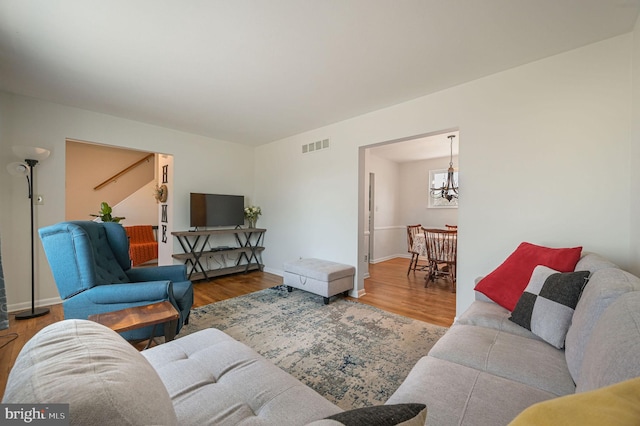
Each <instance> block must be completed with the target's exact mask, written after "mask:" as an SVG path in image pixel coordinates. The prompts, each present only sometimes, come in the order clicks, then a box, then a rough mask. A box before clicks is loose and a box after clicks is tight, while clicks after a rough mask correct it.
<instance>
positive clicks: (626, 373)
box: [576, 291, 640, 392]
mask: <svg viewBox="0 0 640 426" xmlns="http://www.w3.org/2000/svg"><path fill="white" fill-rule="evenodd" d="M639 376H640V291H633V292H629V293H625V294H623V295H622V296H620V297H619V298H618V299H617V300H616V301H615V302H613V303H612V304H611V305H610V306H609V307H608V308H607V309H606V310H605V311H604V313H603V314H602V316H601V317H600V320H598V323H597V324H596V326H595V328H594V329H593V333H591V338H590V339H589V343H588V344H587V346H586V348H585V353H584V360H583V362H582V368H581V369H580V376H579V378H580V379H579V380H578V382H577V386H576V392H584V391H589V390H592V389H597V388H600V387H603V386H608V385H611V384H614V383H617V382H621V381H623V380H627V379H630V378H633V377H639Z"/></svg>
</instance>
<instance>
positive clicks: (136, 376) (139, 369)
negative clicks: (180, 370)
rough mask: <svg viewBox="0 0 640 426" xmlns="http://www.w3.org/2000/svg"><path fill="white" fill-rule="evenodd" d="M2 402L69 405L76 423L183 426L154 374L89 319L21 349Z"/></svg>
mask: <svg viewBox="0 0 640 426" xmlns="http://www.w3.org/2000/svg"><path fill="white" fill-rule="evenodd" d="M2 402H3V403H30V404H47V403H54V402H60V403H68V404H69V414H70V417H71V419H70V420H71V424H82V425H102V424H109V425H120V424H122V425H125V424H126V425H133V424H162V425H171V424H178V422H177V419H176V414H175V412H174V410H173V405H172V403H171V399H170V398H169V394H168V393H167V390H166V389H165V387H164V385H163V384H162V381H161V380H160V378H159V377H158V375H157V374H156V372H155V370H154V369H153V368H152V367H151V365H149V363H148V362H147V360H146V359H145V358H144V357H143V356H142V355H140V352H138V351H137V350H136V349H135V348H134V347H133V346H131V345H130V344H129V343H128V342H127V341H126V340H124V339H123V338H122V337H120V336H119V335H118V334H117V333H116V332H114V331H112V330H110V329H108V328H107V327H105V326H103V325H100V324H98V323H95V322H92V321H86V320H65V321H59V322H56V323H54V324H52V325H50V326H48V327H45V328H44V329H42V330H41V331H40V332H38V333H37V334H36V335H35V336H34V337H33V338H31V339H30V340H29V341H28V342H27V343H26V344H25V345H24V347H23V348H22V351H20V354H19V355H18V358H17V359H16V362H15V365H14V367H13V369H12V370H11V373H10V374H9V379H8V381H7V387H6V390H5V393H4V397H3V399H2Z"/></svg>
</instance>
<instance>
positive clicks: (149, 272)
mask: <svg viewBox="0 0 640 426" xmlns="http://www.w3.org/2000/svg"><path fill="white" fill-rule="evenodd" d="M126 274H127V276H128V277H129V279H130V280H131V282H144V281H164V280H169V281H174V282H180V281H187V267H186V265H167V266H156V267H152V268H131V269H129V270H128V271H126Z"/></svg>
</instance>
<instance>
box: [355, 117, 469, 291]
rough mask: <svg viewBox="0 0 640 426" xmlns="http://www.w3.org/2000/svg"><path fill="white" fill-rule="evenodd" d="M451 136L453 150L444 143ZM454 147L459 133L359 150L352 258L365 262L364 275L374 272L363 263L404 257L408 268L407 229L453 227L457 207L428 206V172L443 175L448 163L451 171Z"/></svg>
mask: <svg viewBox="0 0 640 426" xmlns="http://www.w3.org/2000/svg"><path fill="white" fill-rule="evenodd" d="M452 134H453V135H455V136H456V137H455V138H454V140H455V142H454V144H453V146H452V145H451V144H450V142H451V140H450V139H448V138H447V136H449V135H452ZM458 147H459V130H458V129H450V130H445V131H440V132H434V133H431V134H424V135H416V136H412V137H407V138H402V139H398V140H392V141H387V142H383V143H378V144H372V145H368V146H364V147H361V148H360V163H359V164H360V170H359V174H360V178H361V182H362V183H363V185H361V187H360V191H359V192H360V196H359V200H361V201H360V208H359V210H360V212H361V213H360V215H359V217H360V218H361V220H362V221H363V223H362V226H360V227H359V229H361V230H362V231H361V232H362V234H361V235H360V241H361V244H359V250H360V253H359V256H358V257H359V259H361V260H363V259H366V262H365V265H363V267H364V268H363V269H364V271H365V273H368V274H369V275H366V276H371V273H372V272H371V271H375V268H370V267H369V264H376V263H379V262H385V261H388V260H391V259H397V258H401V259H402V258H406V259H407V260H406V262H407V265H408V262H409V258H410V255H409V252H408V247H407V237H406V226H407V225H409V224H411V225H415V224H420V225H422V226H425V227H434V228H444V227H445V225H446V224H448V225H458V208H457V207H456V208H438V207H435V208H434V207H432V206H431V207H430V205H429V204H430V203H429V196H430V195H429V192H430V188H431V186H432V183H431V182H430V180H429V172H430V170H441V169H445V170H446V169H447V168H448V167H449V162H450V161H451V160H453V163H454V168H455V169H457V167H458V152H459V148H458ZM452 153H453V156H451V154H452ZM366 276H365V275H364V274H363V277H366ZM361 285H362V287H363V286H364V281H363V282H362V284H361ZM359 287H360V286H359ZM362 287H360V288H362Z"/></svg>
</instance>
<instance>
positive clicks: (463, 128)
mask: <svg viewBox="0 0 640 426" xmlns="http://www.w3.org/2000/svg"><path fill="white" fill-rule="evenodd" d="M632 36H633V35H632V34H629V35H625V36H621V37H616V38H613V39H610V40H606V41H604V42H601V43H597V44H593V45H589V46H586V47H584V48H581V49H576V50H573V51H570V52H567V53H565V54H561V55H558V56H554V57H551V58H547V59H545V60H541V61H538V62H535V63H532V64H528V65H525V66H521V67H518V68H515V69H512V70H509V71H506V72H503V73H499V74H495V75H492V76H489V77H486V78H483V79H480V80H476V81H473V82H470V83H468V84H464V85H461V86H457V87H454V88H451V89H448V90H444V91H442V92H439V93H436V94H433V95H430V96H425V97H422V98H419V99H416V100H414V101H410V102H406V103H403V104H399V105H396V106H394V107H391V108H386V109H383V110H379V111H376V112H373V113H370V114H367V115H363V116H360V117H356V118H354V119H351V120H347V121H343V122H340V123H336V124H333V125H330V126H327V127H324V128H321V129H316V130H313V131H310V132H306V133H303V134H300V135H295V136H292V137H289V138H286V139H283V140H280V141H276V142H273V143H271V144H268V145H265V146H261V147H258V148H257V149H255V157H254V158H255V159H256V160H255V167H254V166H253V165H252V164H251V161H250V160H248V158H251V153H252V149H250V148H248V147H243V146H240V145H236V144H231V143H227V142H223V141H217V140H213V139H209V138H204V137H200V136H196V135H191V134H186V133H182V132H178V131H173V130H169V129H164V128H160V127H156V126H150V125H146V124H142V123H138V122H133V121H129V120H124V119H120V118H116V117H111V116H106V115H102V114H96V113H92V112H89V111H84V110H79V109H74V108H69V107H63V106H60V105H55V104H51V103H48V102H45V101H40V100H35V99H31V98H26V97H21V96H13V95H9V94H5V93H0V113H1V115H0V160H2V162H3V163H4V164H6V163H8V162H11V161H14V159H13V156H12V154H11V145H16V144H23V145H36V146H44V147H47V148H49V149H51V150H52V156H51V157H50V158H49V159H48V160H46V161H45V162H43V163H42V164H41V165H39V166H38V169H37V174H38V178H37V179H36V180H37V181H36V188H37V189H36V192H37V193H41V194H44V195H45V197H46V200H47V203H46V204H45V205H44V206H41V207H38V209H37V226H45V225H48V224H51V223H55V222H58V221H60V220H62V218H63V217H64V212H63V210H64V202H63V201H64V198H63V197H64V167H65V165H64V141H65V139H66V138H73V139H79V140H87V141H93V142H98V143H104V144H109V145H114V146H124V147H130V148H135V149H141V150H147V151H153V152H161V153H162V152H164V153H168V154H173V155H174V158H175V160H174V173H175V175H174V188H173V190H172V193H173V194H174V195H175V198H174V199H173V201H174V202H175V210H174V213H173V214H174V215H175V218H174V219H175V228H176V229H180V228H183V229H186V228H187V227H188V196H189V192H190V191H195V192H224V193H235V194H243V195H245V196H247V203H248V204H255V205H260V206H262V208H263V215H262V216H261V218H260V225H261V226H263V227H266V228H267V229H268V231H267V234H266V239H265V245H266V246H267V249H266V250H265V252H264V260H265V262H266V266H267V270H273V271H278V270H281V268H282V263H283V262H284V261H285V260H288V259H291V258H297V257H299V256H304V257H310V256H316V257H322V258H325V259H330V260H335V261H339V262H344V263H348V264H352V265H357V266H359V268H358V284H357V285H358V288H359V289H361V288H362V274H363V271H362V267H361V263H360V262H359V258H358V250H362V252H363V253H364V250H363V248H362V247H361V245H362V242H363V241H364V239H363V238H362V234H363V230H364V226H363V223H362V221H363V217H364V214H363V208H362V205H363V191H362V188H364V177H363V176H364V155H363V153H362V152H361V150H360V148H361V147H364V146H367V145H370V144H376V143H381V142H386V141H391V140H397V139H401V138H405V137H410V136H415V135H422V134H427V133H434V132H439V131H442V130H447V129H453V128H456V129H459V130H460V138H461V141H464V142H463V143H464V147H463V148H462V149H461V152H460V158H459V160H460V165H459V166H460V181H461V182H464V185H463V186H462V187H461V200H460V208H459V209H458V215H459V216H458V223H459V225H460V231H459V258H460V261H461V263H460V265H459V270H458V272H459V282H458V293H457V307H458V311H460V310H462V309H465V308H466V307H467V306H468V305H469V304H470V303H471V301H472V300H473V297H474V296H473V279H474V278H475V277H476V276H478V275H482V274H486V273H488V272H490V271H491V270H492V269H493V268H494V267H495V266H497V265H498V264H499V263H500V262H501V261H502V260H503V259H504V258H505V257H506V256H507V255H508V254H509V253H510V252H511V251H512V250H513V249H514V248H515V247H516V246H517V244H518V243H519V242H521V241H530V242H533V243H538V244H546V245H550V246H573V245H583V246H584V247H585V249H586V250H590V251H596V252H600V253H603V254H605V255H606V256H608V257H609V258H611V259H612V260H613V261H615V262H617V263H618V264H620V265H621V266H622V267H626V268H630V269H631V271H632V272H634V273H636V274H638V273H640V261H639V260H638V256H637V253H638V252H639V251H640V250H639V249H638V248H639V245H640V238H638V236H639V235H638V234H639V229H640V225H639V220H640V219H638V217H640V201H639V199H640V191H638V177H639V176H638V172H637V171H635V169H638V160H637V158H638V153H639V151H640V149H639V147H638V140H639V136H640V131H639V130H638V126H637V125H634V126H633V128H632V126H631V118H632V115H631V113H632V110H631V99H632V93H633V98H634V99H636V100H638V98H640V96H638V90H632V89H637V87H632V84H631V75H632V69H631V60H632V59H633V60H635V61H636V62H638V58H640V54H639V53H638V50H639V49H638V47H637V45H638V42H637V41H636V43H635V48H634V45H633V44H632V42H633V41H634V40H633V37H632ZM636 38H637V36H636ZM634 75H635V76H637V75H638V71H636V72H635V74H634ZM633 118H634V122H636V123H637V122H639V121H640V120H639V118H640V113H638V109H637V108H634V110H633ZM325 138H330V139H331V148H330V149H326V150H322V151H318V152H315V153H313V154H307V155H304V156H303V155H302V154H301V145H302V144H305V143H309V142H311V141H316V140H319V139H325ZM632 141H633V143H632ZM362 151H364V150H362ZM632 164H633V166H634V167H633V168H632V167H631V165H632ZM632 169H633V171H632ZM254 172H255V179H254ZM361 172H362V173H361ZM254 182H255V187H254ZM612 182H613V183H615V186H613V189H614V194H613V195H611V191H612ZM25 191H26V188H25V183H24V181H23V180H18V179H15V178H12V177H10V176H9V175H6V174H5V176H4V177H3V178H2V179H1V180H0V195H1V196H2V200H3V202H2V204H1V205H0V233H1V234H2V250H3V258H4V260H5V262H4V265H6V267H5V281H6V284H7V295H8V299H9V304H10V308H11V307H12V306H13V307H14V308H17V307H18V305H20V306H21V307H27V306H28V305H27V302H28V300H29V299H30V291H29V284H28V283H29V258H28V256H25V254H26V253H28V250H29V229H28V228H29V218H28V214H27V212H28V199H27V198H26V194H25ZM252 194H253V197H251V195H252ZM618 194H621V195H620V196H618ZM625 194H630V196H626V195H625ZM57 200H60V201H59V202H58V201H57ZM630 229H631V233H630V232H629V230H630ZM37 270H38V273H37V280H38V288H37V292H36V297H37V298H38V299H42V300H44V301H47V300H53V299H56V298H57V290H56V289H55V285H54V283H53V280H52V277H51V276H50V272H49V269H48V266H47V264H46V260H45V258H44V255H43V253H42V252H41V250H39V251H38V253H37Z"/></svg>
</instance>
